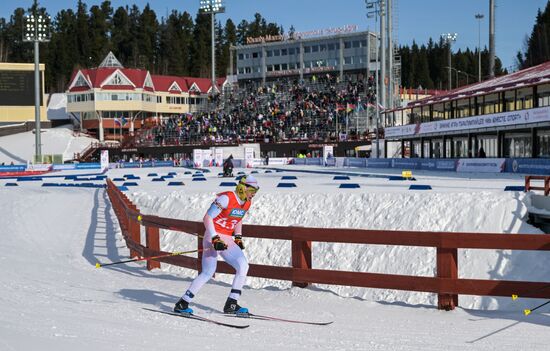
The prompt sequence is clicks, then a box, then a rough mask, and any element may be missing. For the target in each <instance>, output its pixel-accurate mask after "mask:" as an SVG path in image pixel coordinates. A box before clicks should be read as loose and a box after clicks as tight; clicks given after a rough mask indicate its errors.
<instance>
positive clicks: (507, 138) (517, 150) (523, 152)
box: [504, 133, 532, 157]
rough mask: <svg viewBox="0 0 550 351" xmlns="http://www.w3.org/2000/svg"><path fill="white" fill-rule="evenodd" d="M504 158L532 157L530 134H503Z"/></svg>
mask: <svg viewBox="0 0 550 351" xmlns="http://www.w3.org/2000/svg"><path fill="white" fill-rule="evenodd" d="M504 157H532V156H531V134H530V133H506V134H504Z"/></svg>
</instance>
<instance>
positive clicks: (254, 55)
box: [252, 52, 262, 58]
mask: <svg viewBox="0 0 550 351" xmlns="http://www.w3.org/2000/svg"><path fill="white" fill-rule="evenodd" d="M261 54H262V53H261V52H253V53H252V58H258V57H260V55H261Z"/></svg>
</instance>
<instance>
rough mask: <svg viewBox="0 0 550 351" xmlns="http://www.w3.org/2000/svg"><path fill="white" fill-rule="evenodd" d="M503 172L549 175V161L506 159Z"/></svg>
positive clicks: (543, 159) (541, 159) (544, 159)
mask: <svg viewBox="0 0 550 351" xmlns="http://www.w3.org/2000/svg"><path fill="white" fill-rule="evenodd" d="M504 171H505V172H511V173H523V174H537V175H550V159H547V158H508V159H506V166H505V169H504Z"/></svg>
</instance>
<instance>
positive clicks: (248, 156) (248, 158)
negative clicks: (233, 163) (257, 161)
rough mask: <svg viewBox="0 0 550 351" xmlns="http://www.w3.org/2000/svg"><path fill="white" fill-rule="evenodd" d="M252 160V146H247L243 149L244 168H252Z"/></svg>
mask: <svg viewBox="0 0 550 351" xmlns="http://www.w3.org/2000/svg"><path fill="white" fill-rule="evenodd" d="M253 160H254V148H251V147H247V148H245V149H244V163H245V165H246V168H252V167H253Z"/></svg>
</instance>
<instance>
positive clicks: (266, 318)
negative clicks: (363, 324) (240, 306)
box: [224, 313, 333, 325]
mask: <svg viewBox="0 0 550 351" xmlns="http://www.w3.org/2000/svg"><path fill="white" fill-rule="evenodd" d="M224 316H227V317H234V318H249V319H259V320H262V321H273V322H287V323H297V324H309V325H329V324H332V323H333V321H330V322H308V321H298V320H294V319H285V318H279V317H272V316H263V315H260V314H253V313H238V314H224Z"/></svg>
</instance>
